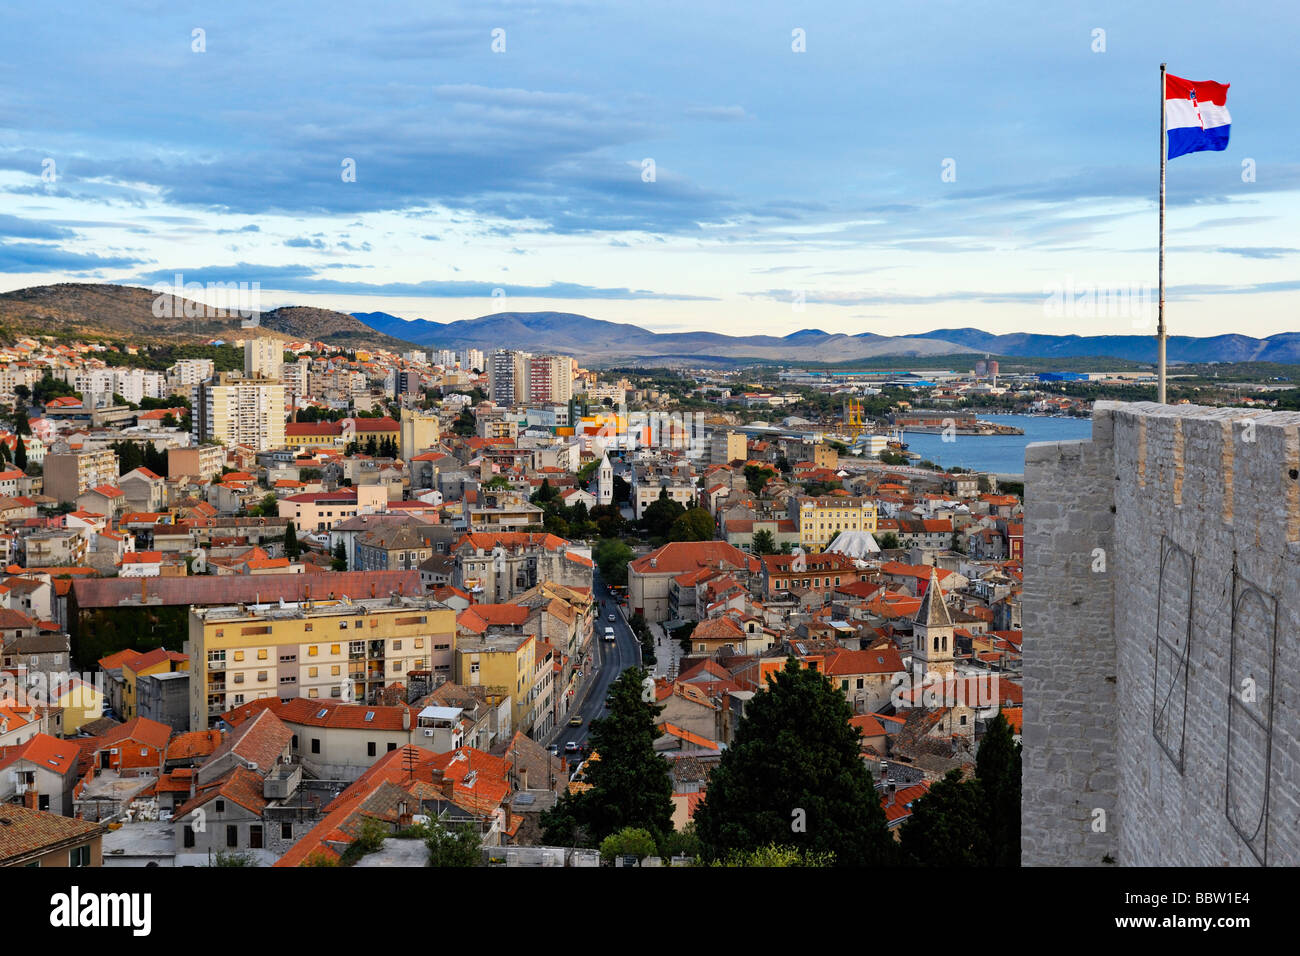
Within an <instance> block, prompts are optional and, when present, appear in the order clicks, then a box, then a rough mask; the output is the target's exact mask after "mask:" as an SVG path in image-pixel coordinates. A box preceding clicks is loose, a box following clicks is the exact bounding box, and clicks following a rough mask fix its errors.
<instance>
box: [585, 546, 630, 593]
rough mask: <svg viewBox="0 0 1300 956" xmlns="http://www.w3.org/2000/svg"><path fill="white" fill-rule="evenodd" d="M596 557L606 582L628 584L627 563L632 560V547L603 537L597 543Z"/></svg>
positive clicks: (601, 574)
mask: <svg viewBox="0 0 1300 956" xmlns="http://www.w3.org/2000/svg"><path fill="white" fill-rule="evenodd" d="M594 557H595V559H596V566H597V567H598V568H600V576H601V577H602V578H603V579H604V580H605V583H606V584H617V585H619V586H622V585H625V584H627V563H628V562H629V561H631V560H632V549H631V548H629V547H628V546H627V544H626V543H625V542H623V541H621V540H620V539H618V538H603V539H602V540H601V541H599V542H597V544H596V549H595V554H594Z"/></svg>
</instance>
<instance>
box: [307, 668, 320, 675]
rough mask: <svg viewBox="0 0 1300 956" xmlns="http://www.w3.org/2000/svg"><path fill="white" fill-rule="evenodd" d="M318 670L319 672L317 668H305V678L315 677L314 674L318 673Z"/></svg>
mask: <svg viewBox="0 0 1300 956" xmlns="http://www.w3.org/2000/svg"><path fill="white" fill-rule="evenodd" d="M319 670H320V668H319V667H309V668H307V676H308V677H315V676H317V673H316V672H317V671H319Z"/></svg>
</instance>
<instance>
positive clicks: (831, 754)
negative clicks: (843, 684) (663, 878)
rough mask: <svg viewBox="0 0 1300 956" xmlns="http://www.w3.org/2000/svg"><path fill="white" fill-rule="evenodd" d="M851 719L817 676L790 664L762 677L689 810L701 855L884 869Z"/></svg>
mask: <svg viewBox="0 0 1300 956" xmlns="http://www.w3.org/2000/svg"><path fill="white" fill-rule="evenodd" d="M852 716H853V711H852V709H851V708H850V707H849V704H848V701H847V700H846V699H845V697H844V695H843V694H842V693H840V692H839V691H838V690H836V689H835V688H834V687H833V686H831V684H830V682H829V681H828V680H827V679H826V677H825V675H823V674H822V673H820V672H819V671H815V670H811V669H808V668H803V667H800V666H799V662H798V661H796V660H795V659H794V658H790V659H789V660H787V661H786V666H785V669H784V670H782V671H779V672H777V673H776V674H774V675H772V676H770V677H769V678H768V690H767V692H766V693H760V694H757V695H756V696H755V697H754V699H753V700H752V701H750V702H749V704H748V705H747V707H746V710H745V717H744V719H743V720H742V721H741V722H740V725H739V726H738V728H737V730H736V739H735V741H734V743H733V744H732V746H731V747H729V748H728V749H727V750H726V751H724V752H723V754H722V759H721V761H720V763H719V764H718V766H717V768H716V769H715V770H714V771H713V774H712V775H711V776H710V778H709V789H708V792H707V793H706V794H705V797H704V800H703V802H702V803H701V804H700V806H699V807H698V808H697V809H696V812H695V825H696V829H697V832H698V834H699V837H700V843H701V847H702V849H703V853H704V856H705V857H706V858H707V859H727V858H728V857H729V856H730V855H731V854H733V853H736V852H741V853H746V852H752V851H755V850H758V849H759V848H761V847H766V846H769V845H775V846H784V847H792V848H794V849H796V850H798V851H800V852H803V853H808V852H811V853H814V854H830V853H833V854H834V855H835V861H836V863H837V865H842V866H864V865H875V864H883V863H889V862H892V861H893V860H894V859H895V857H896V850H895V846H894V841H893V838H892V837H891V836H890V834H889V831H888V829H887V827H886V821H885V813H884V810H883V809H882V808H881V806H880V799H879V796H878V795H877V794H876V791H875V789H874V786H873V784H872V780H871V773H870V771H868V770H867V767H866V764H865V763H864V762H863V760H862V754H861V737H860V735H859V733H858V730H857V728H856V727H854V726H853V725H852V724H850V723H849V720H850V718H851V717H852Z"/></svg>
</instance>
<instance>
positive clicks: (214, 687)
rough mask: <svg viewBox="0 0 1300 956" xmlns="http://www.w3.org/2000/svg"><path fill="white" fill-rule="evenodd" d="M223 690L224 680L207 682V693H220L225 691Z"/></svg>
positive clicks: (224, 687) (224, 688)
mask: <svg viewBox="0 0 1300 956" xmlns="http://www.w3.org/2000/svg"><path fill="white" fill-rule="evenodd" d="M225 690H226V682H225V681H220V682H218V681H209V682H208V693H209V694H221V693H225Z"/></svg>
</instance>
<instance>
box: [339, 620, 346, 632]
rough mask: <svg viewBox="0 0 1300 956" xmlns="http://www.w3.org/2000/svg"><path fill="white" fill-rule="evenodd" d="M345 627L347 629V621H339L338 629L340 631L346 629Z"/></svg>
mask: <svg viewBox="0 0 1300 956" xmlns="http://www.w3.org/2000/svg"><path fill="white" fill-rule="evenodd" d="M347 629H348V622H347V621H339V630H340V631H346V630H347Z"/></svg>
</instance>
